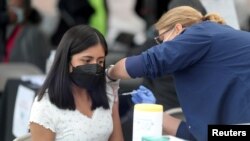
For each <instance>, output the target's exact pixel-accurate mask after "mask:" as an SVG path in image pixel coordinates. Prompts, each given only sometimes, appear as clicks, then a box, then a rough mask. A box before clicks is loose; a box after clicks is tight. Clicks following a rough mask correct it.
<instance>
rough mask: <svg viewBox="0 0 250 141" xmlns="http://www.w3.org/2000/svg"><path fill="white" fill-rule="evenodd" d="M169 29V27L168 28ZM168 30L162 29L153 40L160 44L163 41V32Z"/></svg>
mask: <svg viewBox="0 0 250 141" xmlns="http://www.w3.org/2000/svg"><path fill="white" fill-rule="evenodd" d="M170 30H171V29H170ZM170 30H166V31H164V32H163V33H161V34H160V35H158V36H156V37H154V39H155V42H156V43H157V44H161V43H162V42H163V40H164V38H163V37H164V36H163V35H164V34H166V33H167V32H169V31H170Z"/></svg>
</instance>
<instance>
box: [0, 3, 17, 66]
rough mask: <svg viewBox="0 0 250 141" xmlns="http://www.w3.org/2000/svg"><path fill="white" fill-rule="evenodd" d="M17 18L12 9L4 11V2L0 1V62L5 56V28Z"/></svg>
mask: <svg viewBox="0 0 250 141" xmlns="http://www.w3.org/2000/svg"><path fill="white" fill-rule="evenodd" d="M17 16H18V15H17V13H15V11H13V10H12V9H9V10H8V11H7V10H6V1H5V0H0V62H2V61H3V60H4V55H5V42H6V26H7V24H9V23H15V22H16V20H17Z"/></svg>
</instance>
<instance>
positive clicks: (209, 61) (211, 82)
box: [125, 21, 250, 141]
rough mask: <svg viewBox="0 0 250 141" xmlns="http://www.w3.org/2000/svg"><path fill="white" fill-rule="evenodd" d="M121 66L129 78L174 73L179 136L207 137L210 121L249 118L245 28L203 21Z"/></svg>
mask: <svg viewBox="0 0 250 141" xmlns="http://www.w3.org/2000/svg"><path fill="white" fill-rule="evenodd" d="M125 65H126V69H127V72H128V73H129V75H130V76H131V77H133V78H136V77H150V78H155V77H159V76H162V75H164V74H174V78H175V83H176V90H177V95H178V98H179V101H180V104H181V107H182V109H183V112H184V114H185V117H186V123H185V124H184V123H182V124H181V125H180V126H179V129H178V131H177V136H178V137H181V138H186V139H192V137H194V138H195V139H196V140H199V141H206V140H207V128H208V125H209V124H238V123H250V33H249V32H245V31H240V30H235V29H233V28H231V27H229V26H227V25H220V24H217V23H214V22H210V21H205V22H201V23H199V24H195V25H193V26H191V27H188V28H186V29H185V31H183V32H182V33H181V34H180V35H178V36H177V37H176V38H175V39H173V40H171V41H167V42H164V43H162V44H160V45H157V46H154V47H152V48H150V49H148V50H147V51H145V52H143V53H142V54H141V55H138V56H132V57H128V58H127V60H126V64H125ZM135 68H137V69H135ZM188 133H190V134H188Z"/></svg>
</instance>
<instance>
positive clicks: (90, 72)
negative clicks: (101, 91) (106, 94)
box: [70, 64, 105, 90]
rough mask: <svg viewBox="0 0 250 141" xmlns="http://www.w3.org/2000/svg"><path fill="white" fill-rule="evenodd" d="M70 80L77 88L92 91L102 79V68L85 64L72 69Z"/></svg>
mask: <svg viewBox="0 0 250 141" xmlns="http://www.w3.org/2000/svg"><path fill="white" fill-rule="evenodd" d="M70 77H71V80H72V81H73V83H75V84H76V85H77V86H78V87H81V88H85V89H87V90H94V89H95V88H96V87H97V86H98V85H100V83H101V82H102V81H101V80H102V79H104V77H105V75H104V70H103V67H102V66H100V65H98V64H87V65H80V66H77V67H73V70H72V72H71V73H70Z"/></svg>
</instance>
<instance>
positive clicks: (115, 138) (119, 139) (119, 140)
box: [109, 101, 124, 141]
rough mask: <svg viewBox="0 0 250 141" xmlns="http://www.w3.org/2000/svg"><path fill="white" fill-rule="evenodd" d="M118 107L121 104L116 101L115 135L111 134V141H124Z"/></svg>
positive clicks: (114, 105)
mask: <svg viewBox="0 0 250 141" xmlns="http://www.w3.org/2000/svg"><path fill="white" fill-rule="evenodd" d="M118 105H119V103H118V101H116V102H114V104H113V107H112V118H113V133H112V134H111V136H110V138H109V141H124V138H123V133H122V127H121V120H120V115H119V107H118Z"/></svg>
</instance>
